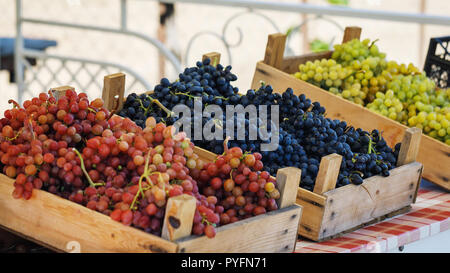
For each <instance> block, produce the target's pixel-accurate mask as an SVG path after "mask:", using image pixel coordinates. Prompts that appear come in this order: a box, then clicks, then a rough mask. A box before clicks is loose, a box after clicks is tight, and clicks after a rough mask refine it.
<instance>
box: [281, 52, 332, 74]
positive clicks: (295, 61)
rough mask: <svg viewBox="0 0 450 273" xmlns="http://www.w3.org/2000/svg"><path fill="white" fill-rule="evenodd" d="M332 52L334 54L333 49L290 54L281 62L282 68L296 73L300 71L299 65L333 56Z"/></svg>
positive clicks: (287, 71) (290, 72)
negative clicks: (297, 54) (299, 54)
mask: <svg viewBox="0 0 450 273" xmlns="http://www.w3.org/2000/svg"><path fill="white" fill-rule="evenodd" d="M331 54H333V51H323V52H314V53H308V54H304V55H301V56H289V57H286V58H284V59H283V61H282V62H281V69H280V70H281V71H284V72H286V73H289V74H294V73H295V72H298V71H299V68H298V67H299V65H301V64H304V63H306V62H308V61H312V62H314V61H315V60H321V59H329V58H331Z"/></svg>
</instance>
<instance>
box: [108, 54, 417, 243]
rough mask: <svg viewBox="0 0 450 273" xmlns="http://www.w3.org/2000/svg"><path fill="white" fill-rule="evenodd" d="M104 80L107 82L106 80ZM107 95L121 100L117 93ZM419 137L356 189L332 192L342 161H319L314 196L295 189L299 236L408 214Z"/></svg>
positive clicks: (322, 236) (320, 236) (411, 136)
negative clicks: (384, 173) (387, 170)
mask: <svg viewBox="0 0 450 273" xmlns="http://www.w3.org/2000/svg"><path fill="white" fill-rule="evenodd" d="M272 52H273V51H272ZM205 56H207V57H210V58H213V59H214V60H215V61H214V62H218V60H219V59H220V54H218V53H211V54H206V55H204V57H205ZM105 80H106V81H109V80H111V79H109V78H108V76H107V77H106V78H105ZM111 94H113V95H114V96H117V97H118V98H122V97H123V94H121V92H117V93H111ZM147 94H151V91H150V92H147ZM421 135H422V134H421V130H420V129H418V128H409V129H407V131H406V133H405V134H404V139H403V141H402V142H403V144H402V147H401V151H400V155H399V160H398V168H396V169H394V170H391V174H390V176H389V177H381V176H374V177H371V178H368V179H365V180H364V183H363V184H362V185H359V186H356V185H347V186H345V187H340V188H337V189H335V185H336V181H337V176H338V173H339V167H340V164H341V161H342V157H341V156H340V155H337V154H331V155H329V156H326V157H324V158H322V160H321V162H320V168H319V173H318V176H317V178H316V186H315V188H314V192H310V191H308V190H305V189H302V188H298V189H297V204H299V205H301V206H302V207H303V213H302V220H301V221H300V223H299V230H298V231H299V234H300V235H303V236H304V237H307V238H310V239H312V240H316V241H322V240H326V239H329V238H332V237H336V236H339V235H340V234H343V233H345V232H349V231H351V230H354V229H357V228H359V227H361V226H363V225H367V224H371V223H375V222H379V221H381V220H383V219H384V218H387V217H392V216H394V215H397V214H400V213H404V212H406V211H408V210H409V209H410V204H412V203H414V202H415V199H416V196H417V190H418V188H419V184H420V180H421V176H422V169H423V168H422V164H420V163H417V162H415V158H416V156H417V152H418V149H419V145H420V139H421Z"/></svg>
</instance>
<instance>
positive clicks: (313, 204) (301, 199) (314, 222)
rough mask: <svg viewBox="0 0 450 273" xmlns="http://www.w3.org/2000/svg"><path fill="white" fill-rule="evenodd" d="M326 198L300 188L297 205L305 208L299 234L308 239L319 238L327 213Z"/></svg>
mask: <svg viewBox="0 0 450 273" xmlns="http://www.w3.org/2000/svg"><path fill="white" fill-rule="evenodd" d="M326 200H327V199H326V197H324V196H322V195H318V194H316V193H313V192H310V191H308V190H305V189H303V188H298V191H297V204H298V205H300V206H302V207H303V212H302V218H301V220H300V222H299V234H301V235H303V236H304V237H307V238H318V237H319V231H320V227H321V225H322V218H323V214H324V211H325V204H326Z"/></svg>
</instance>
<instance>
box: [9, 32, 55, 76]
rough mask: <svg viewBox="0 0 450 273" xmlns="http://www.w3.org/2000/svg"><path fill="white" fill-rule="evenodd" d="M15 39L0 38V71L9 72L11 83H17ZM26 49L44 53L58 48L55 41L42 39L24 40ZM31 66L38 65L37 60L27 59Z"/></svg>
mask: <svg viewBox="0 0 450 273" xmlns="http://www.w3.org/2000/svg"><path fill="white" fill-rule="evenodd" d="M15 40H16V39H15V38H5V37H3V38H0V70H2V69H5V70H8V71H9V75H10V77H9V82H15V75H14V49H15V48H14V45H15ZM23 43H24V48H26V49H33V50H39V51H44V50H45V49H47V48H48V47H51V46H56V45H57V42H56V41H53V40H42V39H23ZM27 60H28V62H29V63H30V64H31V65H35V64H36V59H34V58H27Z"/></svg>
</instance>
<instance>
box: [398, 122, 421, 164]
mask: <svg viewBox="0 0 450 273" xmlns="http://www.w3.org/2000/svg"><path fill="white" fill-rule="evenodd" d="M421 138H422V130H421V129H420V128H417V127H411V128H408V129H406V130H405V135H404V136H403V140H402V142H401V143H402V144H401V146H400V151H399V154H398V160H397V167H399V166H402V165H406V164H409V163H411V162H414V161H416V158H417V155H418V154H419V148H420V140H421Z"/></svg>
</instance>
